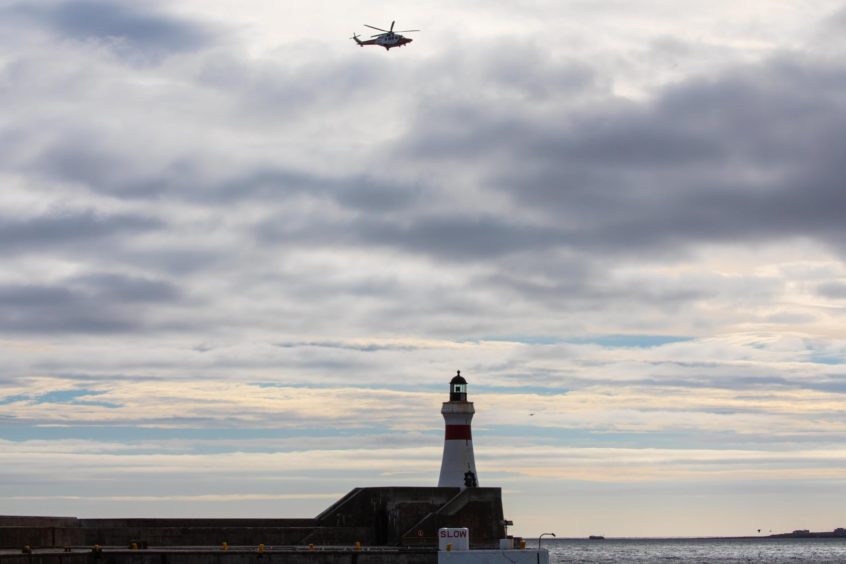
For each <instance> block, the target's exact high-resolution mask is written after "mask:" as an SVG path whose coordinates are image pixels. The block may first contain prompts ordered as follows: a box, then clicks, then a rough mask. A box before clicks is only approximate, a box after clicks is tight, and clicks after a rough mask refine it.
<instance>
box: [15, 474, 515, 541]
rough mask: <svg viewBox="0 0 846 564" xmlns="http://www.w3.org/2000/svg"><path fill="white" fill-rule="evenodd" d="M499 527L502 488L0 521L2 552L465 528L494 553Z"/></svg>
mask: <svg viewBox="0 0 846 564" xmlns="http://www.w3.org/2000/svg"><path fill="white" fill-rule="evenodd" d="M503 523H504V520H503V513H502V494H501V490H500V489H499V488H466V489H460V488H413V487H411V488H356V489H354V490H352V491H351V492H349V493H348V494H347V495H345V496H344V497H342V498H341V499H339V500H338V501H337V502H335V503H334V504H332V505H331V506H330V507H329V508H327V509H326V510H325V511H323V512H322V513H320V514H319V515H318V516H317V517H314V518H311V519H78V518H75V517H22V516H20V517H17V516H7V517H0V547H3V548H11V549H18V550H20V549H21V548H22V547H24V546H30V547H32V548H33V549H35V548H46V547H59V548H63V547H65V546H71V547H89V548H90V547H92V546H94V545H100V546H103V547H107V546H109V547H120V548H128V547H130V546H132V545H133V544H135V545H137V546H139V547H142V546H144V547H150V548H157V547H175V546H181V547H188V546H195V547H206V548H211V547H219V546H221V545H222V543H224V542H225V543H228V544H229V545H232V546H253V547H257V546H258V545H260V544H264V545H265V546H276V547H282V546H308V545H314V546H316V547H329V546H335V547H337V546H347V547H350V546H353V545H354V544H355V543H356V542H359V543H361V545H363V546H364V547H417V548H434V547H436V546H437V532H438V529H440V528H442V527H468V528H469V529H470V530H471V531H472V533H473V534H472V537H471V546H472V547H474V548H494V547H496V546H497V543H498V542H499V539H500V538H502V537H503V536H504V534H505V530H504V525H503ZM167 554H170V552H168V553H167ZM361 554H363V553H361ZM253 556H255V555H253ZM352 556H355V555H352ZM227 558H232V557H231V556H227Z"/></svg>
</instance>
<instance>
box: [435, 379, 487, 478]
mask: <svg viewBox="0 0 846 564" xmlns="http://www.w3.org/2000/svg"><path fill="white" fill-rule="evenodd" d="M474 413H476V410H475V409H473V402H472V401H467V380H465V379H464V378H463V377H462V376H461V371H460V370H459V371H458V373H457V374H456V375H455V377H454V378H453V379H452V380H450V382H449V401H445V402H444V404H443V407H441V415H443V416H444V423H445V424H446V431H445V433H444V457H443V459H442V460H441V477H440V478H439V479H438V487H439V488H474V487H477V486H478V485H479V480H478V477H477V476H476V460H475V458H474V457H473V437H472V435H471V433H470V421H472V420H473V414H474Z"/></svg>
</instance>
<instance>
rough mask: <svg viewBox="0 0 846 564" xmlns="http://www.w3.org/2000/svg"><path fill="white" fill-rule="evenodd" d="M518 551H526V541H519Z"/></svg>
mask: <svg viewBox="0 0 846 564" xmlns="http://www.w3.org/2000/svg"><path fill="white" fill-rule="evenodd" d="M520 550H526V539H520Z"/></svg>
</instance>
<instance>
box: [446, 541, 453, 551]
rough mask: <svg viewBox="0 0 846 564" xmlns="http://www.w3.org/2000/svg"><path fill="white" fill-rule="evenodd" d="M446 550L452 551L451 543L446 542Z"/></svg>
mask: <svg viewBox="0 0 846 564" xmlns="http://www.w3.org/2000/svg"><path fill="white" fill-rule="evenodd" d="M447 552H452V543H451V542H449V543H447Z"/></svg>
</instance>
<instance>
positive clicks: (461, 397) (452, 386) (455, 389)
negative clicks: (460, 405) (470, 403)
mask: <svg viewBox="0 0 846 564" xmlns="http://www.w3.org/2000/svg"><path fill="white" fill-rule="evenodd" d="M449 401H467V380H465V379H464V377H463V376H461V371H460V370H459V371H458V373H457V374H456V375H455V376H454V377H453V379H452V380H450V381H449Z"/></svg>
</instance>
